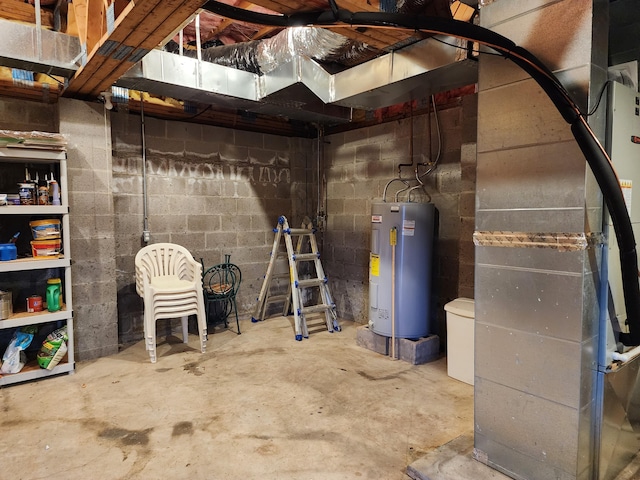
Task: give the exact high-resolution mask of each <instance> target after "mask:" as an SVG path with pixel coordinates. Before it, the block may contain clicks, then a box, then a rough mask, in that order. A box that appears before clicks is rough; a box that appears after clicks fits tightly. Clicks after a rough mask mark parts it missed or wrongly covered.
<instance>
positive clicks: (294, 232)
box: [285, 228, 313, 235]
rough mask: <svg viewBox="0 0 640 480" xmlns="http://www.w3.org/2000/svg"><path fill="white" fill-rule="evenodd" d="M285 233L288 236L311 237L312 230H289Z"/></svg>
mask: <svg viewBox="0 0 640 480" xmlns="http://www.w3.org/2000/svg"><path fill="white" fill-rule="evenodd" d="M285 233H288V234H289V235H311V234H312V233H313V230H307V229H305V228H290V229H289V230H287V231H286V232H285Z"/></svg>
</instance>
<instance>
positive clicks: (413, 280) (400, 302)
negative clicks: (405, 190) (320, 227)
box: [369, 202, 436, 338]
mask: <svg viewBox="0 0 640 480" xmlns="http://www.w3.org/2000/svg"><path fill="white" fill-rule="evenodd" d="M435 217H436V210H435V206H434V205H433V204H431V203H391V202H380V203H374V204H372V206H371V253H370V261H369V327H370V328H371V329H372V330H373V332H375V333H377V334H379V335H384V336H386V337H390V336H391V335H392V331H391V330H392V325H391V321H392V318H391V305H392V298H391V297H392V292H391V290H392V288H391V285H392V265H391V264H392V246H391V231H392V230H393V229H394V227H395V229H396V232H397V233H396V239H397V240H396V246H395V302H394V303H395V336H396V337H398V338H420V337H426V336H427V335H429V334H430V333H434V332H433V331H432V330H433V329H432V325H431V323H432V322H431V321H430V309H431V266H432V258H433V242H434V238H433V237H434V231H435Z"/></svg>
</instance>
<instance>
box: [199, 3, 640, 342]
mask: <svg viewBox="0 0 640 480" xmlns="http://www.w3.org/2000/svg"><path fill="white" fill-rule="evenodd" d="M203 8H205V9H206V10H209V11H211V12H214V13H217V14H218V15H222V16H224V17H227V18H232V19H235V20H242V21H248V22H252V23H257V24H263V25H272V26H280V27H292V26H301V25H314V26H327V25H335V24H340V23H342V24H347V25H351V26H354V27H355V26H374V27H386V28H405V29H411V30H420V31H423V32H425V33H430V34H445V35H452V36H455V37H459V38H462V39H465V40H470V41H474V42H478V43H480V44H482V45H485V46H487V47H490V48H492V49H493V50H495V51H496V52H498V53H500V54H501V55H503V56H504V57H505V58H508V59H510V60H511V61H513V62H514V63H515V64H516V65H518V66H519V67H520V68H522V69H523V70H524V71H525V72H527V73H528V74H529V75H530V76H531V77H532V78H533V79H534V80H535V81H536V82H537V83H538V85H540V87H541V88H542V89H543V90H544V91H545V93H546V94H547V96H548V97H549V99H550V100H551V101H552V102H553V103H554V105H555V106H556V108H557V109H558V111H559V112H560V114H561V115H562V117H563V118H564V119H565V121H566V122H567V123H568V124H569V125H571V131H572V133H573V136H574V138H575V139H576V142H577V143H578V145H579V147H580V149H581V150H582V153H583V154H584V156H585V158H586V160H587V163H588V164H589V167H590V168H591V170H592V172H593V174H594V177H595V178H596V181H597V182H598V186H599V187H600V190H601V191H602V195H603V197H604V200H605V203H606V205H607V208H608V210H609V215H610V216H611V220H612V222H613V226H614V229H615V232H616V238H617V240H618V245H619V248H620V263H621V268H622V288H623V292H624V301H625V307H626V310H627V322H628V325H629V334H624V333H621V334H620V338H619V341H621V342H622V343H623V344H625V345H627V346H636V345H640V285H639V282H638V266H637V265H638V255H637V252H636V243H635V237H634V234H633V229H632V227H631V220H630V218H629V214H628V212H627V207H626V205H625V202H624V197H623V194H622V189H621V188H620V183H619V180H618V178H617V176H616V174H615V171H614V169H613V167H612V165H611V160H610V158H609V156H608V155H607V153H606V151H605V150H604V148H603V147H602V144H601V143H600V142H599V141H598V139H597V137H596V135H595V134H594V133H593V130H591V127H590V126H589V124H588V123H587V120H586V118H585V116H584V115H583V114H582V113H581V112H580V109H579V108H578V106H577V104H576V103H575V102H574V101H573V99H572V98H571V96H570V95H569V93H568V92H567V90H566V89H565V88H564V87H563V86H562V84H561V83H560V81H559V80H558V79H557V78H556V77H555V75H554V74H553V73H552V72H551V71H550V70H549V69H548V68H547V67H546V66H545V65H544V64H543V63H542V62H541V61H540V60H539V59H538V58H537V57H535V56H534V55H533V54H532V53H530V52H529V51H527V50H526V49H524V48H522V47H518V46H517V45H516V44H515V43H514V42H512V41H511V40H509V39H508V38H506V37H504V36H502V35H499V34H497V33H495V32H492V31H491V30H487V29H486V28H483V27H480V26H478V25H473V24H469V23H464V22H459V21H456V20H449V19H443V18H436V17H420V16H415V15H406V14H402V13H382V12H381V13H378V12H371V13H370V12H361V13H352V12H349V11H347V10H342V9H336V8H334V9H332V10H330V11H322V12H303V13H296V14H292V15H266V14H260V13H253V12H249V11H246V10H242V9H239V8H235V7H229V6H228V5H225V4H222V3H219V2H216V1H209V2H207V3H206V4H205V5H204V7H203Z"/></svg>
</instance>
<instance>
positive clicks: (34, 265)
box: [0, 256, 71, 272]
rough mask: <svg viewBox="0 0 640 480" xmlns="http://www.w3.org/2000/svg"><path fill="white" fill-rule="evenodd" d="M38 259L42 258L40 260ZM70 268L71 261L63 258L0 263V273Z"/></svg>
mask: <svg viewBox="0 0 640 480" xmlns="http://www.w3.org/2000/svg"><path fill="white" fill-rule="evenodd" d="M40 258H42V259H41V260H40ZM69 266H71V259H70V258H65V257H63V256H62V257H55V258H51V257H29V258H18V259H17V260H7V261H4V262H0V272H17V271H20V270H39V269H44V268H64V267H69Z"/></svg>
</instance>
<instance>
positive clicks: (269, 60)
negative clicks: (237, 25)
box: [165, 27, 379, 75]
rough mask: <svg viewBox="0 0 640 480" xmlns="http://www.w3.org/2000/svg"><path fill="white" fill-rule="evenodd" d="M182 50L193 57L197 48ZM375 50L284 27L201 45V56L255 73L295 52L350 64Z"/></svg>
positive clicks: (318, 30) (325, 32)
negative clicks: (265, 33) (268, 34)
mask: <svg viewBox="0 0 640 480" xmlns="http://www.w3.org/2000/svg"><path fill="white" fill-rule="evenodd" d="M165 49H166V50H168V51H171V52H175V51H177V50H178V46H177V45H175V43H172V44H168V45H167V46H166V47H165ZM183 54H184V55H185V56H187V57H191V58H196V57H197V52H195V51H194V50H186V51H184V52H183ZM378 54H379V52H378V51H377V50H375V49H373V48H371V47H370V46H369V45H367V44H366V43H362V42H358V41H355V40H351V39H349V38H347V37H345V36H343V35H340V34H338V33H335V32H331V31H329V30H326V29H323V28H312V27H299V28H288V29H286V30H283V31H281V32H279V33H277V34H276V35H274V36H273V37H271V38H267V39H264V40H253V41H250V42H243V43H235V44H232V45H221V46H213V47H209V48H204V49H202V60H204V61H206V62H211V63H215V64H218V65H223V66H225V67H232V68H236V69H238V70H243V71H245V72H251V73H255V74H258V75H262V74H263V73H269V72H271V71H273V70H274V69H275V68H276V67H277V66H278V65H282V64H284V63H287V62H290V61H291V59H292V58H294V57H295V56H297V55H299V56H303V57H307V58H314V59H316V60H318V61H319V62H325V63H336V64H338V65H342V66H346V67H350V66H353V65H357V64H359V63H362V62H364V61H367V60H370V59H372V58H374V57H376V56H377V55H378Z"/></svg>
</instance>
